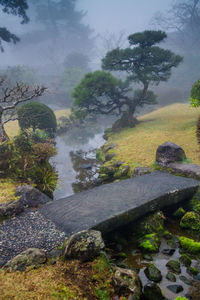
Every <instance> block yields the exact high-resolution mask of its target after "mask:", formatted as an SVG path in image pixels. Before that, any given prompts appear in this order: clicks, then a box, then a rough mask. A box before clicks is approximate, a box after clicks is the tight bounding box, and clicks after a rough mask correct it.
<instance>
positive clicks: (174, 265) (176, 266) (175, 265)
mask: <svg viewBox="0 0 200 300" xmlns="http://www.w3.org/2000/svg"><path fill="white" fill-rule="evenodd" d="M166 266H167V267H168V268H169V269H170V270H171V271H172V272H174V273H176V274H180V273H181V266H180V262H179V261H177V260H169V261H168V263H167V264H166Z"/></svg>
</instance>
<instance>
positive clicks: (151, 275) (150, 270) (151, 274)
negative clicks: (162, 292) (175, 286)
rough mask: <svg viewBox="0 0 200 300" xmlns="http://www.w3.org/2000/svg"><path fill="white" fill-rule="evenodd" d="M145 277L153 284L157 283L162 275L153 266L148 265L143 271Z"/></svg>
mask: <svg viewBox="0 0 200 300" xmlns="http://www.w3.org/2000/svg"><path fill="white" fill-rule="evenodd" d="M144 273H145V275H146V276H147V278H148V279H149V280H151V281H154V282H159V281H161V280H162V275H161V272H160V270H159V269H158V268H157V267H156V266H155V265H154V264H152V263H151V264H149V266H148V267H147V268H146V269H145V270H144Z"/></svg>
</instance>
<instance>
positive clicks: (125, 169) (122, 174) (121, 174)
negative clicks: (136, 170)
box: [114, 163, 130, 179]
mask: <svg viewBox="0 0 200 300" xmlns="http://www.w3.org/2000/svg"><path fill="white" fill-rule="evenodd" d="M129 172H130V167H129V165H127V164H125V163H124V164H122V165H121V166H120V167H119V168H117V170H116V172H115V174H114V178H115V179H125V178H129V177H130V174H129Z"/></svg>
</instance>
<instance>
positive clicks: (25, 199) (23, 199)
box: [15, 185, 51, 207]
mask: <svg viewBox="0 0 200 300" xmlns="http://www.w3.org/2000/svg"><path fill="white" fill-rule="evenodd" d="M15 195H16V196H19V197H20V199H19V203H20V204H21V205H22V206H24V207H37V206H39V205H42V204H45V203H47V202H49V201H51V199H50V198H49V197H48V196H46V195H45V194H43V193H41V192H40V191H39V190H37V189H36V188H34V187H32V186H31V185H22V186H18V187H17V189H16V194H15Z"/></svg>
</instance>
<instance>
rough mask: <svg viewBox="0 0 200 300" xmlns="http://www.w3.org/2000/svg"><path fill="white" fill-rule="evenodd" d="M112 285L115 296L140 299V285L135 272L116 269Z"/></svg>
mask: <svg viewBox="0 0 200 300" xmlns="http://www.w3.org/2000/svg"><path fill="white" fill-rule="evenodd" d="M112 285H113V287H114V290H115V292H116V294H118V295H120V296H121V295H123V296H128V295H130V294H131V295H133V296H134V297H135V298H134V299H140V297H141V294H142V284H141V281H140V278H139V276H138V275H137V274H136V273H135V271H133V270H130V269H124V268H119V267H116V269H115V272H114V275H113V277H112Z"/></svg>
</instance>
